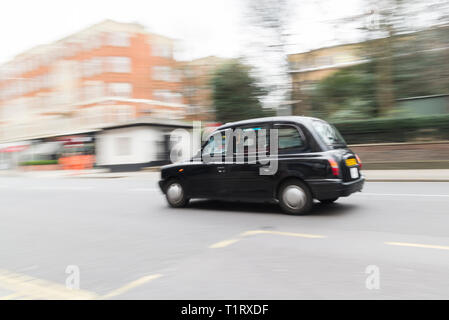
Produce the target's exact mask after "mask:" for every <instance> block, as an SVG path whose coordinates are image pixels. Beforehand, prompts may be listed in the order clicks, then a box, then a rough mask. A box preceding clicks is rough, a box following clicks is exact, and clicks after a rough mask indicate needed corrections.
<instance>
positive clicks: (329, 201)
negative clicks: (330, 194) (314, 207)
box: [320, 197, 338, 204]
mask: <svg viewBox="0 0 449 320" xmlns="http://www.w3.org/2000/svg"><path fill="white" fill-rule="evenodd" d="M337 199H338V197H337V198H332V199H323V200H320V202H321V203H322V204H331V203H334V202H335V201H337Z"/></svg>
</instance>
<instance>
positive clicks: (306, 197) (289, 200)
mask: <svg viewBox="0 0 449 320" xmlns="http://www.w3.org/2000/svg"><path fill="white" fill-rule="evenodd" d="M278 200H279V205H280V207H281V208H282V210H283V211H284V212H285V213H288V214H292V215H303V214H306V213H308V212H309V211H310V209H311V208H312V206H313V197H312V194H311V193H310V190H309V188H308V187H307V186H306V185H305V184H304V183H303V182H301V181H299V180H288V181H287V182H284V183H283V184H282V185H281V187H280V188H279V193H278Z"/></svg>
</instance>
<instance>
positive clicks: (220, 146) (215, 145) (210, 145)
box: [202, 133, 225, 155]
mask: <svg viewBox="0 0 449 320" xmlns="http://www.w3.org/2000/svg"><path fill="white" fill-rule="evenodd" d="M224 152H225V137H224V133H223V136H222V139H221V143H220V141H219V139H216V135H213V136H211V137H210V138H209V141H208V142H207V144H206V145H205V146H204V148H203V152H202V154H203V155H204V154H207V155H218V154H223V153H224Z"/></svg>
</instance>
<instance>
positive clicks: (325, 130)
mask: <svg viewBox="0 0 449 320" xmlns="http://www.w3.org/2000/svg"><path fill="white" fill-rule="evenodd" d="M312 125H313V127H314V129H315V131H316V132H317V133H318V135H319V136H320V138H321V139H322V140H323V142H324V143H325V144H327V145H329V146H340V145H341V146H346V141H345V140H344V139H343V137H342V136H341V134H340V132H338V130H337V128H335V127H334V126H333V125H331V124H329V123H327V122H325V121H320V120H313V122H312Z"/></svg>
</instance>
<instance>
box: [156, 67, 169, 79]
mask: <svg viewBox="0 0 449 320" xmlns="http://www.w3.org/2000/svg"><path fill="white" fill-rule="evenodd" d="M153 80H159V81H170V80H171V68H170V67H168V66H155V67H153Z"/></svg>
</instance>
